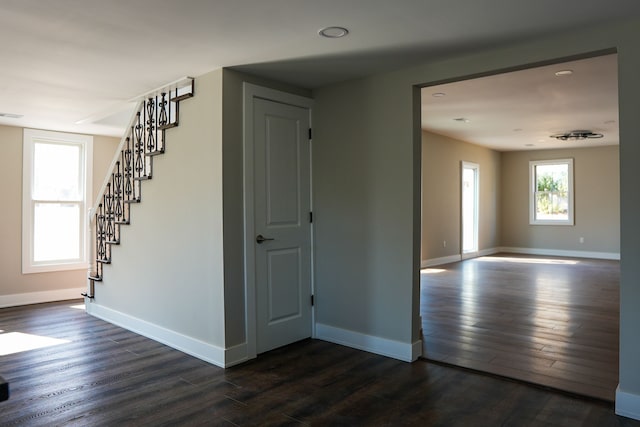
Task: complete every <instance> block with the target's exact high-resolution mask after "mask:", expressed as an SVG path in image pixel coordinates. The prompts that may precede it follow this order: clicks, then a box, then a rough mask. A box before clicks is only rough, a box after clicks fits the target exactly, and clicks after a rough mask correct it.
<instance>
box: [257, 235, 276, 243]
mask: <svg viewBox="0 0 640 427" xmlns="http://www.w3.org/2000/svg"><path fill="white" fill-rule="evenodd" d="M267 240H275V239H273V238H271V237H264V236H263V235H262V234H258V235H257V236H256V243H258V244H260V243H262V242H266V241H267Z"/></svg>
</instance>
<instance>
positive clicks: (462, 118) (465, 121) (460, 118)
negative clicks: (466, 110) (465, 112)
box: [453, 117, 471, 123]
mask: <svg viewBox="0 0 640 427" xmlns="http://www.w3.org/2000/svg"><path fill="white" fill-rule="evenodd" d="M453 121H454V122H460V123H469V122H470V121H471V120H469V119H467V118H465V117H457V118H455V119H453Z"/></svg>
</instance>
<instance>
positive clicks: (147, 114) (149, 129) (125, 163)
mask: <svg viewBox="0 0 640 427" xmlns="http://www.w3.org/2000/svg"><path fill="white" fill-rule="evenodd" d="M193 95H194V79H193V78H191V77H186V78H183V79H180V80H178V81H176V82H174V83H172V84H170V85H167V86H165V87H163V88H161V89H158V90H154V91H152V92H149V93H148V94H146V95H144V96H143V97H142V99H141V100H140V101H139V102H138V105H137V107H136V113H135V115H134V116H133V118H132V119H131V122H130V124H129V126H128V127H127V132H126V134H125V136H124V137H123V138H122V140H121V141H120V145H119V146H118V149H117V150H116V155H115V157H114V159H113V161H112V163H111V169H110V170H111V172H110V174H109V175H108V176H107V177H106V179H105V181H104V184H103V185H102V189H101V190H100V193H99V197H98V198H97V199H96V204H95V205H94V207H93V208H92V209H91V211H90V212H89V215H90V227H89V235H90V236H93V238H94V239H95V244H94V245H92V246H91V248H90V249H91V250H90V259H91V260H92V261H91V264H90V267H89V277H88V279H89V282H88V287H87V292H86V293H83V294H82V295H83V296H85V297H88V298H93V297H94V290H95V282H100V281H102V277H103V266H104V265H105V264H111V248H112V247H113V246H114V245H119V244H120V236H121V233H120V231H121V230H120V229H121V227H122V226H123V225H129V224H130V220H131V205H132V204H135V203H140V202H141V201H142V183H143V182H144V181H147V180H150V179H151V178H152V176H153V158H154V157H155V156H158V155H161V154H163V153H164V151H165V142H166V140H165V132H166V131H167V129H171V128H174V127H177V126H178V123H179V117H180V102H182V101H183V100H185V99H188V98H191V97H193Z"/></svg>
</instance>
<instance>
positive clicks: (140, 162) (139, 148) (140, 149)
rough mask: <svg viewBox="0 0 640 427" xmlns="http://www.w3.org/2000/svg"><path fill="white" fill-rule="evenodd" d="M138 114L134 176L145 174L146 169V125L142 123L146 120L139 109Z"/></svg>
mask: <svg viewBox="0 0 640 427" xmlns="http://www.w3.org/2000/svg"><path fill="white" fill-rule="evenodd" d="M143 113H144V108H143ZM137 116H138V123H137V124H136V126H135V134H136V141H135V144H134V145H135V158H136V160H135V166H134V176H135V177H141V176H142V175H144V169H145V161H144V140H143V139H144V132H143V130H144V129H143V128H144V125H143V124H142V123H143V121H142V120H144V118H142V117H141V116H140V111H138V113H137Z"/></svg>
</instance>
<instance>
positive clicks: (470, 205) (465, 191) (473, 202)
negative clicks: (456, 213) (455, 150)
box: [460, 161, 480, 258]
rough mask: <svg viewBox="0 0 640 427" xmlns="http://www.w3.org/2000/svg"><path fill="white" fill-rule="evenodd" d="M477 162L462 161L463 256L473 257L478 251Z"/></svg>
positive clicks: (478, 201)
mask: <svg viewBox="0 0 640 427" xmlns="http://www.w3.org/2000/svg"><path fill="white" fill-rule="evenodd" d="M479 168H480V166H479V165H478V164H476V163H471V162H464V161H463V162H462V176H461V178H460V182H461V184H462V188H461V189H460V193H461V195H462V203H461V206H462V212H461V214H460V217H461V218H462V227H461V228H462V257H463V258H465V257H471V256H474V255H475V254H476V253H477V252H478V204H479V203H480V200H479V194H478V182H479V179H480V177H479V174H478V170H479Z"/></svg>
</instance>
